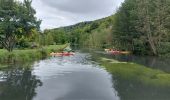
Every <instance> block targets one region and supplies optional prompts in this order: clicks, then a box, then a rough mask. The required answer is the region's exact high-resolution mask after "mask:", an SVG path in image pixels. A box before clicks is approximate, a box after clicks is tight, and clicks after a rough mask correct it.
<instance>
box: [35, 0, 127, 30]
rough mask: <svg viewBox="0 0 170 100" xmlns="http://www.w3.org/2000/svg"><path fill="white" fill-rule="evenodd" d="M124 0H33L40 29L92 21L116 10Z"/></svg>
mask: <svg viewBox="0 0 170 100" xmlns="http://www.w3.org/2000/svg"><path fill="white" fill-rule="evenodd" d="M123 1H124V0H33V3H32V6H33V8H34V9H35V10H36V12H37V14H36V16H37V18H38V19H41V20H42V24H41V30H44V29H52V28H58V27H62V26H68V25H73V24H76V23H79V22H83V21H93V20H96V19H100V18H104V17H107V16H110V15H112V14H114V13H115V12H116V10H117V9H118V7H119V6H120V5H121V2H123Z"/></svg>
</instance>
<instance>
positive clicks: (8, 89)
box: [0, 69, 42, 100]
mask: <svg viewBox="0 0 170 100" xmlns="http://www.w3.org/2000/svg"><path fill="white" fill-rule="evenodd" d="M38 86H42V82H41V81H40V80H39V79H37V78H36V76H35V75H32V72H31V70H30V69H11V70H9V69H8V70H6V71H3V72H1V73H0V100H32V99H33V97H34V96H35V95H36V91H35V89H36V88H37V87H38Z"/></svg>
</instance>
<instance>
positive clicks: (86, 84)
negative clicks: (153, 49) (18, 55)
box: [0, 53, 170, 100]
mask: <svg viewBox="0 0 170 100" xmlns="http://www.w3.org/2000/svg"><path fill="white" fill-rule="evenodd" d="M91 55H93V56H91ZM99 56H100V57H101V56H104V57H108V58H115V57H111V56H107V55H101V54H100V53H92V54H87V53H76V55H75V56H72V57H56V58H49V59H46V60H42V61H40V62H36V63H34V64H33V65H32V66H33V67H32V69H29V68H26V66H25V68H17V69H14V68H15V67H14V68H13V69H12V68H11V69H6V70H3V71H0V100H170V88H167V87H152V86H145V85H143V84H141V83H139V82H135V81H129V80H128V79H121V78H120V77H115V75H112V74H109V73H108V72H107V71H106V70H105V69H104V68H103V67H101V66H100V65H99V64H97V63H96V62H95V61H96V59H97V58H98V57H99ZM118 59H119V58H118ZM135 59H136V58H135ZM120 60H123V59H122V58H121V59H120ZM124 60H130V61H132V60H131V59H129V58H128V59H126V57H125V59H124ZM139 61H140V60H139ZM142 61H145V60H142ZM146 61H148V60H146ZM154 62H157V60H154ZM145 64H146V63H145ZM149 64H150V63H149ZM149 64H148V66H150V65H149ZM156 65H158V64H156ZM165 65H167V64H164V65H163V64H162V67H163V69H162V70H164V69H169V67H168V66H165ZM153 66H154V64H153ZM153 66H151V68H154V67H153ZM156 68H158V69H161V67H156Z"/></svg>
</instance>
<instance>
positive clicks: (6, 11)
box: [0, 0, 41, 52]
mask: <svg viewBox="0 0 170 100" xmlns="http://www.w3.org/2000/svg"><path fill="white" fill-rule="evenodd" d="M31 3H32V0H24V2H23V3H21V2H19V1H16V0H0V43H1V44H2V46H3V47H4V48H5V49H7V50H8V51H9V52H11V51H12V50H13V48H14V46H15V44H16V42H17V39H18V38H21V37H22V36H23V35H29V34H30V33H31V30H32V29H39V25H40V23H41V21H38V20H37V18H36V17H35V14H36V11H35V10H34V9H33V8H32V7H31Z"/></svg>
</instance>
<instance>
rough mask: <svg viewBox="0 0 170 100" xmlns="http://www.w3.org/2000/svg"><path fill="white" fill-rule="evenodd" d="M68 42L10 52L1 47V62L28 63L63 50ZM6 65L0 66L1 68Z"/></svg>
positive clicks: (3, 63)
mask: <svg viewBox="0 0 170 100" xmlns="http://www.w3.org/2000/svg"><path fill="white" fill-rule="evenodd" d="M66 46H67V44H64V45H50V46H45V47H42V48H36V49H24V50H14V51H13V52H8V51H7V50H5V49H0V64H2V65H5V64H9V63H12V64H15V63H20V62H22V63H27V62H33V61H37V60H40V59H43V58H46V57H48V56H50V55H49V54H50V53H51V52H57V51H61V50H62V49H63V48H65V47H66ZM1 68H4V66H0V69H1Z"/></svg>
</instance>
